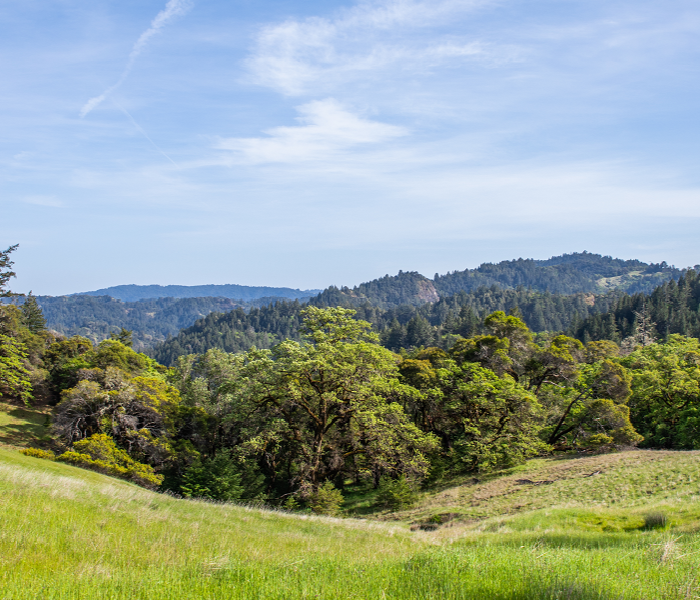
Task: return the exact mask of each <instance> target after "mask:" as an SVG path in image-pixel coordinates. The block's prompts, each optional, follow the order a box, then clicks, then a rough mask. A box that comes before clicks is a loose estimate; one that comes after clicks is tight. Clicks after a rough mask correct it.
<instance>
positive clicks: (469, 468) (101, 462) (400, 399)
mask: <svg viewBox="0 0 700 600" xmlns="http://www.w3.org/2000/svg"><path fill="white" fill-rule="evenodd" d="M8 253H9V251H8ZM5 258H7V255H5ZM1 259H2V257H0V260H1ZM8 262H9V261H7V260H6V262H5V263H4V267H5V268H6V269H7V268H9V266H11V264H8ZM0 264H2V263H0ZM6 272H7V271H6ZM0 273H1V271H0ZM6 281H7V278H6V279H5V283H4V284H3V285H4V286H6ZM0 282H2V280H0ZM693 282H696V276H695V275H693V276H688V274H686V276H685V277H684V278H682V280H680V281H679V283H678V284H674V285H676V287H675V288H669V290H668V293H669V298H685V299H686V300H687V302H691V300H690V299H691V298H693V297H694V296H693V293H694V292H693V293H691V291H692V290H693V289H695V288H693V287H692V285H691V283H693ZM693 285H694V284H693ZM674 290H675V291H674ZM679 290H681V291H679ZM515 292H517V290H516V291H515ZM0 293H3V294H5V295H7V294H9V292H8V291H7V290H6V289H5V287H2V288H0ZM674 294H675V295H674ZM583 302H584V304H585V298H584V299H583ZM438 304H439V303H436V304H435V305H432V306H433V307H435V306H437V305H438ZM455 306H456V305H455ZM518 306H519V305H518ZM414 308H415V309H423V307H414ZM447 308H448V309H449V308H450V307H449V306H447ZM696 308H697V307H696ZM279 310H281V311H284V310H287V311H288V312H287V314H286V319H287V324H288V327H289V329H288V331H289V332H290V333H293V337H291V336H288V337H286V338H285V339H282V340H279V341H277V342H276V343H274V344H273V345H272V347H270V348H247V349H246V350H244V351H236V352H226V351H224V350H222V349H219V348H215V347H213V348H209V349H208V350H207V351H205V352H202V353H188V354H186V355H183V356H180V357H178V359H177V360H176V362H175V364H173V365H172V366H169V367H165V366H162V365H161V364H159V363H158V362H157V361H156V360H155V359H153V358H151V357H149V356H147V355H145V354H143V353H139V352H137V351H135V350H134V349H133V348H131V347H130V344H131V342H132V340H131V336H130V332H128V331H126V330H122V331H120V332H115V333H114V334H113V336H112V337H111V338H110V339H107V340H104V341H102V342H100V343H99V344H97V345H95V344H93V343H92V342H91V341H90V340H88V339H86V338H84V337H80V336H74V337H70V338H65V337H63V336H60V335H56V334H55V333H51V332H49V331H48V330H47V329H46V326H45V321H44V319H43V315H42V313H41V309H40V308H39V306H38V304H37V303H36V300H35V299H34V298H32V297H30V298H28V299H27V301H26V302H25V303H24V304H23V305H21V306H15V305H5V306H2V307H0V336H1V337H0V393H1V394H2V396H3V398H5V399H8V400H12V401H16V402H24V403H29V404H31V403H32V402H46V403H48V404H50V405H52V406H53V414H52V432H53V435H54V438H53V441H52V442H51V444H50V447H48V448H43V449H34V450H28V451H27V452H28V453H34V454H35V455H37V456H43V457H46V458H51V459H55V460H61V461H64V462H68V463H70V464H74V465H78V466H83V467H85V468H91V469H95V470H98V471H102V472H105V473H109V474H111V475H115V476H119V477H124V478H127V479H130V480H132V481H134V482H136V483H139V484H141V485H145V486H148V487H151V488H156V489H161V490H169V491H171V492H174V493H177V494H180V495H183V496H187V497H204V498H211V499H218V500H245V501H259V502H265V503H268V504H273V505H278V506H285V507H287V508H290V509H294V508H302V507H309V508H311V509H313V510H316V511H317V512H333V511H335V510H337V508H338V506H339V505H340V503H341V502H342V500H343V495H344V494H346V493H347V490H348V489H350V488H355V489H356V488H358V487H359V488H363V489H367V490H375V498H376V502H377V503H378V504H379V505H381V506H385V507H388V508H396V507H399V506H400V505H402V503H405V502H409V501H410V497H411V494H412V493H413V492H415V490H416V489H418V488H420V487H421V486H430V485H433V484H435V483H436V482H437V481H439V480H441V479H443V478H449V477H454V476H459V475H463V474H467V473H479V472H488V471H491V470H493V469H498V468H503V467H509V466H512V465H515V464H518V463H521V462H522V461H524V460H526V459H528V458H530V457H533V456H538V455H545V454H549V453H551V452H554V451H568V450H578V451H598V452H599V451H606V450H612V449H614V448H619V447H622V446H634V445H641V446H643V447H651V448H669V449H696V448H699V447H700V342H699V341H698V339H697V338H692V337H687V336H684V335H681V334H678V333H669V335H668V336H666V337H665V338H664V339H663V340H661V341H660V340H659V339H654V335H655V334H654V331H652V327H656V329H658V324H656V325H654V324H653V323H652V321H651V320H650V319H648V318H647V316H644V315H642V316H643V318H641V317H640V318H638V319H637V321H636V325H635V326H634V327H633V329H632V331H631V335H630V336H628V338H631V339H629V340H628V342H627V343H626V344H622V343H620V344H618V343H617V342H616V341H615V340H610V339H607V340H604V339H599V340H593V339H591V340H589V341H587V342H586V343H583V342H582V341H581V340H579V339H576V338H574V337H571V336H568V335H564V334H557V333H540V334H535V333H533V332H532V330H531V329H530V328H529V327H528V326H527V324H526V322H525V321H524V320H523V318H522V313H517V312H516V311H515V310H512V311H511V314H507V313H506V312H504V311H502V310H496V311H493V312H491V313H489V314H486V315H483V316H479V317H477V316H476V315H475V314H472V316H471V317H467V316H464V319H465V321H463V322H462V324H461V326H463V327H464V328H463V329H462V330H459V329H456V330H455V331H456V332H455V333H451V334H450V335H452V336H453V337H452V338H451V339H450V343H449V344H447V345H444V346H443V347H440V346H438V345H434V344H432V345H414V346H412V347H410V348H401V349H399V351H392V350H391V349H390V348H387V347H386V342H385V341H383V340H382V334H381V332H379V331H377V328H376V326H373V324H372V323H370V322H369V321H367V320H364V319H362V318H360V317H361V316H362V314H361V310H360V309H357V310H356V309H354V308H347V307H318V306H304V307H302V306H301V305H299V304H298V303H296V304H294V303H284V304H280V306H279ZM367 310H370V308H367ZM371 310H380V309H377V308H376V307H374V308H371ZM440 310H443V309H440ZM461 310H462V308H460V311H461ZM448 312H449V311H448ZM611 314H612V313H611ZM674 314H675V313H674ZM238 316H239V317H240V318H243V317H248V315H246V313H245V312H243V311H240V312H239V314H238ZM278 316H280V319H278V320H279V321H280V322H281V320H282V319H281V313H279V314H278ZM406 316H407V315H404V316H403V317H401V318H405V317H406ZM257 318H259V319H262V318H263V315H257ZM413 318H414V317H411V319H413ZM423 318H425V320H426V322H428V319H427V317H423ZM411 319H409V320H408V322H410V320H411ZM394 320H396V321H398V320H399V316H398V315H396V314H394V315H393V316H392V317H391V321H390V322H394ZM261 325H262V321H260V322H259V323H258V326H261ZM280 331H282V330H281V329H280ZM249 335H253V334H251V333H250V332H249ZM622 341H625V340H622ZM383 342H384V343H383Z"/></svg>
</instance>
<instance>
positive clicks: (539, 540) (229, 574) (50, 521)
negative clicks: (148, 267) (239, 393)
mask: <svg viewBox="0 0 700 600" xmlns="http://www.w3.org/2000/svg"><path fill="white" fill-rule="evenodd" d="M693 458H695V457H693ZM584 460H587V459H584ZM567 462H575V461H564V463H567ZM564 463H563V464H564ZM645 466H647V465H643V466H642V468H641V469H638V470H637V474H638V475H641V471H642V470H643V468H644V467H645ZM660 466H661V467H662V468H661V469H660V470H658V471H657V472H656V475H658V476H659V477H662V478H664V477H665V478H669V477H676V478H677V477H678V476H680V471H681V469H683V468H685V466H686V464H685V463H684V462H683V461H682V460H681V463H679V465H678V467H679V469H677V470H676V471H669V468H671V469H672V467H673V460H671V459H668V460H667V461H666V462H665V463H663V462H662V463H660ZM585 467H586V469H588V468H589V465H588V464H586V465H585ZM563 469H564V471H565V470H566V466H564V467H563ZM573 470H575V468H574V469H573ZM559 471H560V472H561V471H562V469H559ZM633 474H634V473H633V470H628V472H627V475H628V476H631V475H633ZM695 476H696V474H695V471H693V473H692V475H691V477H695ZM588 479H593V477H591V478H588ZM578 480H579V481H580V482H581V485H580V487H579V496H580V499H584V498H586V497H587V495H589V492H590V489H591V488H590V487H586V485H587V483H586V478H581V477H579V478H578ZM597 481H598V482H599V481H600V480H597ZM629 484H630V485H634V480H630V481H629ZM535 487H536V489H537V494H538V496H541V497H546V496H547V495H548V490H547V488H548V487H551V486H544V485H542V486H535ZM613 491H614V490H612V489H611V490H610V492H611V493H612V492H613ZM679 498H680V496H679ZM682 498H683V501H682V503H679V502H676V500H675V499H671V500H667V501H666V503H665V504H661V505H659V504H658V502H656V501H657V498H656V497H655V498H652V499H651V500H650V504H648V505H647V506H646V507H642V506H638V507H636V508H633V509H629V508H628V507H627V506H626V504H625V503H623V502H620V504H619V505H618V506H617V507H616V508H615V509H614V510H613V509H609V508H601V507H600V506H595V502H591V506H589V507H588V508H586V509H578V510H577V509H573V508H556V507H555V506H549V507H548V508H547V509H543V510H541V511H535V512H523V514H518V515H515V516H512V517H508V516H505V517H504V516H496V517H493V518H490V519H486V520H479V521H478V522H472V523H468V524H463V525H454V523H453V522H450V523H448V524H447V525H444V526H442V527H440V528H439V529H437V530H436V531H421V530H417V531H415V532H411V531H409V529H408V527H407V525H405V524H402V523H382V522H376V521H362V520H354V519H332V518H327V517H311V516H308V515H299V514H288V513H280V512H271V511H264V510H259V509H251V508H246V507H238V506H234V505H226V504H223V505H222V504H209V503H203V502H196V501H189V500H178V499H175V498H172V497H169V496H163V495H159V494H156V493H153V492H148V491H146V490H143V489H141V488H138V487H136V486H134V485H131V484H128V483H125V482H123V481H118V480H114V479H110V478H108V477H105V476H103V475H99V474H97V473H92V472H89V471H83V470H80V469H77V468H74V467H69V466H66V465H62V464H58V463H53V462H48V461H41V460H38V459H33V458H29V457H25V456H21V455H19V454H18V453H16V452H8V451H5V450H0V519H2V522H3V531H2V536H0V556H2V562H3V567H4V568H3V569H1V570H0V589H2V592H3V597H5V598H9V599H12V600H25V599H27V600H29V599H30V598H31V599H35V598H38V597H50V598H52V599H56V600H64V599H65V600H68V599H70V600H76V599H86V600H87V599H91V600H92V599H94V598H110V599H112V600H121V599H127V598H128V599H131V598H144V599H145V598H148V599H149V600H164V599H168V600H175V599H185V598H211V599H221V600H223V599H224V598H225V599H234V600H236V599H241V600H242V599H246V600H247V599H249V598H258V599H261V600H267V599H279V600H282V599H287V600H291V599H297V598H298V599H302V598H304V599H310V598H323V599H324V600H325V599H331V600H333V599H350V598H356V599H359V598H363V599H364V598H391V599H395V600H403V599H406V600H408V599H411V600H415V599H416V598H441V599H445V600H452V599H454V600H458V599H459V600H467V599H472V600H481V599H483V600H486V599H489V600H538V599H542V600H554V599H563V598H566V599H569V600H593V599H594V598H595V599H612V598H616V599H617V598H623V599H629V600H642V599H644V600H648V599H649V598H663V599H665V600H676V599H681V598H692V597H695V594H697V591H698V585H697V583H696V570H697V558H696V555H697V553H698V551H700V539H699V537H698V534H696V533H695V531H696V529H697V517H698V502H697V498H693V497H691V496H683V497H682ZM463 502H464V503H468V498H467V497H464V498H463ZM541 502H542V501H541ZM583 502H584V501H583V500H581V503H583ZM552 504H556V502H554V503H552ZM645 510H646V511H647V512H646V513H645V512H644V511H645ZM650 510H653V511H655V512H656V513H658V512H659V511H664V512H665V513H666V514H667V515H668V517H669V519H670V520H671V530H670V531H668V532H667V531H663V530H654V529H650V528H646V529H645V528H644V515H645V514H648V512H649V511H650ZM433 523H434V524H435V525H436V526H437V524H436V523H435V522H433ZM611 523H612V526H610V524H611Z"/></svg>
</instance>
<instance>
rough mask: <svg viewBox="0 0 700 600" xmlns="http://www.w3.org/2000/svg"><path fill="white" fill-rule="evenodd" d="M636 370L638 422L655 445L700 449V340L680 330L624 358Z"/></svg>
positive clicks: (634, 391) (634, 402)
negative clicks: (666, 339)
mask: <svg viewBox="0 0 700 600" xmlns="http://www.w3.org/2000/svg"><path fill="white" fill-rule="evenodd" d="M623 364H624V365H625V366H626V367H627V368H629V369H630V370H631V372H632V377H633V379H632V397H631V398H630V407H631V409H632V421H633V423H634V425H635V427H637V428H638V429H639V431H640V433H641V434H642V435H644V437H645V445H646V446H648V447H655V448H675V449H684V450H690V449H696V448H700V341H699V340H698V339H696V338H688V337H684V336H681V335H677V334H672V335H670V336H669V338H668V341H667V342H666V343H665V344H650V345H648V346H645V347H642V348H639V349H638V350H636V351H635V352H633V353H632V354H630V355H629V356H628V357H626V358H625V359H624V360H623Z"/></svg>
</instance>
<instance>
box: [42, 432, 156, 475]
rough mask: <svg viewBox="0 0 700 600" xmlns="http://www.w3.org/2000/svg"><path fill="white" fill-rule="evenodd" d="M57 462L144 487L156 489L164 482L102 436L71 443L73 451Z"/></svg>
mask: <svg viewBox="0 0 700 600" xmlns="http://www.w3.org/2000/svg"><path fill="white" fill-rule="evenodd" d="M56 460H60V461H61V462H66V463H69V464H72V465H75V466H76V467H82V468H85V469H92V470H93V471H98V472H100V473H104V474H105V475H112V476H114V477H120V478H121V479H129V480H131V481H133V482H134V483H137V484H139V485H142V486H144V487H147V488H157V487H158V486H160V484H161V483H163V476H162V475H156V473H155V472H154V471H153V467H151V466H149V465H144V464H142V463H139V462H136V461H135V460H134V459H133V458H131V457H130V456H129V455H128V454H127V453H126V452H125V451H124V450H122V449H121V448H118V447H117V445H116V444H115V443H114V440H113V439H112V438H111V437H109V436H108V435H105V434H104V433H97V434H95V435H93V436H90V437H89V438H87V439H84V440H80V441H79V442H76V443H75V444H73V451H68V452H64V453H63V454H61V455H60V456H59V457H58V458H57V459H56Z"/></svg>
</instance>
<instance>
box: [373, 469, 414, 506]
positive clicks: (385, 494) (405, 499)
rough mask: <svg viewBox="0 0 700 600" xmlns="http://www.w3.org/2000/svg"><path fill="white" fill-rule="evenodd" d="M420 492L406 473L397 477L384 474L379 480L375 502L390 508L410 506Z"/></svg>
mask: <svg viewBox="0 0 700 600" xmlns="http://www.w3.org/2000/svg"><path fill="white" fill-rule="evenodd" d="M417 497H418V494H417V493H416V490H415V489H414V486H413V485H411V482H409V480H408V479H407V478H406V476H405V475H401V476H400V477H398V478H396V479H392V478H391V477H387V476H384V477H382V478H381V479H380V481H379V486H378V487H377V495H376V496H375V500H374V501H375V504H376V505H377V506H380V507H382V508H387V509H389V510H404V509H406V508H410V507H411V506H412V505H413V504H414V503H415V502H416V500H417Z"/></svg>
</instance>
